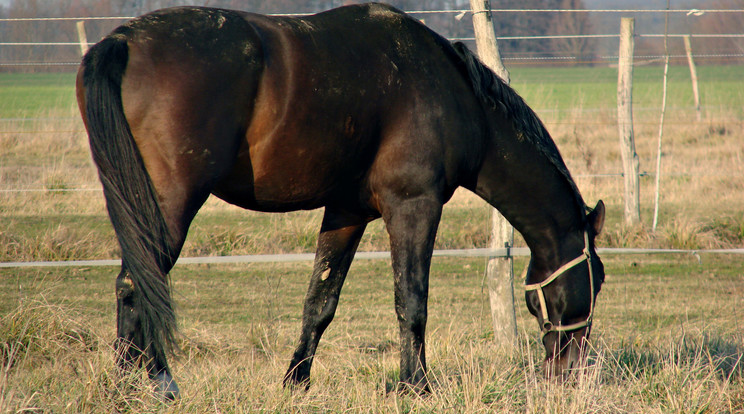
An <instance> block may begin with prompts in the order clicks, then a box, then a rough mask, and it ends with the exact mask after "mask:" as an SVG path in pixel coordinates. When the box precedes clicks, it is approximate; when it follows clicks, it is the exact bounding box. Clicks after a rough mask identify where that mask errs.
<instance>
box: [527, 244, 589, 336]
mask: <svg viewBox="0 0 744 414" xmlns="http://www.w3.org/2000/svg"><path fill="white" fill-rule="evenodd" d="M584 261H586V262H587V264H588V266H589V286H590V288H589V289H590V292H589V295H591V297H590V298H589V316H588V317H587V318H586V319H585V320H584V321H582V322H577V323H572V324H570V325H558V326H554V325H553V323H552V322H551V321H550V318H549V316H548V306H547V304H546V302H545V293H544V292H543V288H544V287H545V286H548V285H549V284H551V283H552V282H554V281H555V280H556V279H558V278H559V277H561V275H563V274H564V273H566V272H567V271H568V270H570V269H571V268H573V267H574V266H576V265H578V264H580V263H582V262H584ZM524 289H525V290H526V291H528V292H529V291H533V290H535V291H537V298H538V300H539V301H540V311H541V313H542V317H543V326H542V330H543V332H544V333H545V334H547V333H549V332H552V331H557V332H566V331H575V330H577V329H580V328H583V327H585V326H591V324H592V318H593V317H594V272H593V270H592V259H591V253H590V252H589V234H588V233H587V232H584V251H583V254H582V255H581V256H579V257H577V258H575V259H573V260H571V261H570V262H568V263H566V264H564V265H563V266H561V267H559V268H558V269H557V270H556V271H555V272H553V273H552V274H551V275H550V276H549V277H548V278H546V279H545V280H543V281H542V282H539V283H531V284H528V285H525V286H524Z"/></svg>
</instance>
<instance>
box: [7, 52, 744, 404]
mask: <svg viewBox="0 0 744 414" xmlns="http://www.w3.org/2000/svg"><path fill="white" fill-rule="evenodd" d="M685 71H686V69H685V68H684V67H673V68H672V70H671V78H670V103H669V105H670V108H671V109H670V113H668V114H667V123H666V126H665V136H664V150H663V155H664V156H663V158H662V172H663V176H662V204H661V211H660V220H659V222H660V226H659V229H658V230H657V231H656V232H652V231H650V229H649V224H650V222H651V211H652V208H653V206H652V194H653V192H652V188H653V177H652V176H647V177H643V178H642V179H641V185H642V188H641V195H642V200H641V202H642V218H643V221H644V225H642V226H639V227H634V228H629V227H627V226H624V225H623V224H622V213H621V211H622V191H623V189H622V185H623V184H622V180H621V178H620V177H616V176H612V177H604V176H602V177H597V176H590V175H591V174H599V173H617V172H620V171H621V170H622V168H621V163H620V161H619V152H618V148H617V146H618V138H617V132H616V125H615V123H614V119H615V109H614V101H615V86H614V85H615V82H616V76H617V75H616V72H615V70H614V69H608V68H553V69H550V70H546V69H536V68H515V69H513V70H512V78H513V85H514V86H515V88H516V89H518V90H519V91H520V93H522V94H523V96H524V97H525V99H526V100H527V102H528V103H530V105H531V106H532V107H534V108H536V109H537V111H538V113H539V114H540V116H541V117H542V118H543V120H544V121H545V123H546V125H547V127H548V129H549V130H550V131H551V133H552V135H553V137H554V138H555V140H556V142H557V144H558V146H559V148H560V149H561V152H562V154H563V156H564V158H565V160H566V162H567V164H568V166H569V168H570V170H571V171H572V173H573V174H574V176H575V178H576V180H577V183H578V185H579V188H581V190H582V194H583V195H584V198H585V199H586V200H587V202H588V203H589V204H592V205H593V204H594V203H595V202H596V200H597V199H600V198H601V199H603V200H604V201H605V202H606V203H607V206H608V218H607V222H606V225H605V231H604V232H603V234H602V235H601V237H600V238H599V240H598V244H599V245H600V246H602V247H668V248H682V249H705V248H718V247H724V248H727V247H739V248H741V247H742V246H743V245H744V213H743V209H742V208H741V206H742V205H743V204H742V203H743V199H742V191H741V178H742V176H744V163H742V162H741V160H742V157H744V152H743V151H744V149H743V147H742V146H741V142H742V140H743V139H744V136H743V135H742V134H743V133H744V132H743V131H744V121H742V119H744V114H743V113H742V108H744V96H743V95H742V92H741V91H742V88H741V81H740V80H739V74H740V72H741V68H740V67H736V66H722V67H700V68H699V69H698V71H699V75H700V78H701V90H702V93H703V106H704V119H703V121H702V122H699V123H697V122H693V121H691V120H692V119H694V113H693V112H692V111H691V97H690V92H689V89H690V88H689V83H688V80H687V77H686V76H688V75H686V72H685ZM635 76H636V86H635V92H634V96H635V99H636V101H635V108H636V111H635V127H636V145H637V151H638V154H639V156H640V160H641V170H642V171H647V172H649V173H653V172H654V171H653V170H654V165H655V156H656V148H655V147H656V134H657V133H658V113H657V112H658V110H657V109H654V108H656V107H657V106H658V101H659V100H660V96H661V90H660V89H661V83H660V79H661V68H657V67H638V68H636V71H635ZM73 82H74V76H73V75H71V74H59V75H58V74H30V75H29V74H24V75H19V74H0V191H3V192H0V261H18V260H28V261H32V260H69V259H104V258H115V257H117V256H118V247H117V245H116V241H115V237H114V234H113V230H112V229H111V227H110V225H109V223H108V219H107V217H106V213H105V207H104V205H103V200H102V197H101V195H100V191H98V188H99V184H98V183H97V177H96V173H95V170H94V168H93V167H92V164H91V162H90V160H89V153H88V149H87V142H86V137H85V134H84V133H82V126H81V123H80V121H79V120H78V115H77V113H76V111H77V108H76V105H75V102H74V94H73V88H72V85H73ZM7 189H24V190H32V191H24V192H16V191H13V192H5V191H4V190H7ZM76 189H83V190H85V191H57V190H76ZM321 214H322V212H320V211H310V212H296V213H290V214H282V215H277V214H262V213H254V212H246V211H243V210H240V209H238V208H235V207H232V206H229V205H226V204H225V203H222V202H219V201H218V200H214V199H210V200H209V201H208V202H207V204H206V205H205V207H204V208H203V209H202V211H201V212H200V213H199V215H198V216H197V218H196V220H195V222H194V224H193V226H192V228H191V231H190V234H189V238H188V240H187V244H186V246H185V247H184V252H183V255H184V256H196V255H232V254H257V253H282V252H309V251H312V250H313V249H314V245H315V240H316V233H317V230H318V228H319V226H320V219H321ZM489 214H490V211H489V209H488V208H487V207H486V206H485V204H484V203H483V202H482V201H480V200H479V199H477V198H476V197H475V196H473V195H472V194H469V193H466V192H458V193H456V194H455V197H454V198H453V200H452V201H451V202H450V204H448V205H447V206H446V207H445V211H444V213H443V220H442V223H441V225H440V230H439V234H438V238H437V242H436V247H437V248H470V247H483V246H485V244H486V241H487V239H488V223H489ZM387 248H388V241H387V236H386V232H385V228H384V225H383V224H382V223H381V222H380V221H377V222H374V223H372V224H371V225H370V226H369V227H368V230H367V232H366V234H365V236H364V238H363V240H362V242H361V245H360V250H363V251H371V250H384V249H387ZM701 259H702V263H699V262H698V260H697V258H695V257H694V256H679V255H677V256H653V257H648V256H615V257H613V256H608V257H605V258H604V261H605V264H606V267H607V274H608V277H607V282H606V283H605V285H604V287H603V290H602V293H601V296H600V299H599V303H598V308H597V314H596V317H595V320H596V324H597V326H596V328H595V334H594V339H595V342H594V349H593V351H592V352H591V355H590V361H592V363H591V364H590V365H589V366H588V367H587V368H586V375H583V376H580V377H579V378H577V379H576V380H575V381H574V382H572V383H570V384H558V383H554V382H550V381H545V380H543V379H542V378H541V376H540V374H539V364H540V360H541V358H542V352H543V351H541V347H540V346H539V343H538V340H539V337H538V332H537V329H536V327H535V323H534V319H533V318H532V317H531V316H530V315H528V314H527V311H526V308H525V306H524V305H523V301H522V300H521V297H522V292H521V288H520V287H519V285H520V283H521V281H517V288H516V297H517V298H518V299H517V302H518V307H517V312H518V322H519V326H520V334H519V350H518V352H516V353H515V354H514V355H512V356H507V355H502V354H500V353H498V352H496V351H495V349H496V348H495V347H494V346H493V343H492V328H491V325H490V316H489V313H488V299H487V297H486V295H487V293H486V292H485V291H484V287H483V269H484V263H483V260H476V259H441V258H440V259H435V261H434V267H433V270H432V273H433V276H432V292H431V299H430V305H431V308H430V312H429V315H430V323H429V332H428V340H429V342H428V345H429V348H428V351H429V355H430V368H431V376H432V379H433V383H434V384H435V385H434V391H435V392H434V393H433V394H432V395H431V396H429V397H427V398H423V399H420V398H416V397H412V396H406V395H398V394H396V393H390V392H388V390H389V389H390V388H391V387H392V384H394V383H395V381H396V378H397V375H398V373H397V370H398V368H397V365H398V354H397V341H398V338H397V324H396V321H395V316H394V312H393V305H392V304H393V297H392V278H391V277H390V276H389V275H390V268H389V264H388V263H386V262H385V261H360V262H357V263H355V264H354V265H353V267H352V271H351V274H350V276H349V279H348V281H347V283H346V285H345V287H344V294H343V298H342V302H341V306H340V309H339V312H338V314H337V317H336V319H335V321H334V323H333V324H332V325H331V327H330V328H329V331H328V333H327V334H326V336H325V337H324V340H323V341H322V342H321V345H320V353H319V356H318V359H317V361H316V364H315V366H314V368H313V384H312V388H311V390H310V392H308V393H294V394H292V393H288V392H286V391H284V390H283V389H282V388H281V386H280V382H281V378H282V375H283V374H284V370H285V369H286V365H287V364H288V361H289V357H290V355H291V352H292V348H293V346H294V341H295V340H296V335H297V334H298V332H299V324H300V315H301V313H300V312H301V303H302V298H303V297H304V291H305V289H306V286H307V282H308V275H309V272H310V264H309V263H296V264H282V265H280V264H252V265H242V266H229V265H219V266H217V265H212V266H206V265H199V266H178V267H177V268H176V269H175V270H174V272H173V275H172V276H173V281H174V288H175V292H176V295H175V298H176V302H177V304H178V312H179V318H180V319H179V323H180V326H181V332H182V336H181V338H180V341H181V347H182V349H183V353H182V355H181V356H180V358H179V359H178V360H176V361H175V362H174V368H175V375H176V379H177V380H178V381H179V383H180V385H181V387H182V391H183V394H184V398H183V399H182V400H181V401H179V402H177V403H175V404H174V405H173V406H169V407H164V406H162V405H161V404H160V403H159V402H158V401H156V400H155V399H154V398H153V396H152V395H151V394H150V393H149V384H148V382H147V381H145V380H144V375H143V373H142V372H138V373H133V374H131V375H125V376H122V375H120V373H118V372H117V371H116V369H115V368H114V364H113V351H112V349H111V343H112V342H113V335H114V328H113V326H114V323H115V322H114V317H113V315H114V311H115V306H114V302H113V294H112V293H113V279H114V277H115V274H116V270H115V269H113V268H70V269H54V270H49V269H41V268H40V269H0V412H6V411H9V412H15V411H27V412H102V411H109V412H113V411H116V412H118V411H128V412H160V411H167V412H177V413H178V412H183V413H189V412H327V411H331V412H340V411H344V412H417V413H420V412H450V411H455V412H467V413H475V412H514V411H522V412H555V413H561V412H566V413H567V412H613V413H615V412H644V413H649V412H650V413H682V412H685V413H687V412H744V403H743V401H744V380H743V379H742V362H744V361H741V359H742V353H743V348H744V337H743V336H742V333H741V332H742V327H741V322H740V319H741V316H740V314H741V309H742V300H741V298H742V297H744V291H742V285H741V275H742V274H744V262H742V260H741V259H740V258H738V257H731V256H716V255H702V256H701ZM523 267H524V261H523V259H520V260H519V261H518V262H517V264H516V265H515V269H517V271H516V273H517V274H519V273H520V270H521V269H522V268H523Z"/></svg>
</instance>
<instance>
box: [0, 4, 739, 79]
mask: <svg viewBox="0 0 744 414" xmlns="http://www.w3.org/2000/svg"><path fill="white" fill-rule="evenodd" d="M361 2H362V1H361V0H270V1H268V0H9V2H8V4H7V5H5V6H0V18H29V17H99V16H138V15H141V14H144V13H147V12H149V11H152V10H156V9H159V8H164V7H173V6H181V5H185V4H190V5H199V6H209V7H222V8H230V9H238V10H245V11H250V12H255V13H264V14H267V13H316V12H319V11H323V10H328V9H331V8H334V7H339V6H343V5H348V4H354V3H361ZM387 2H388V3H390V4H391V5H393V6H395V7H397V8H399V9H401V10H407V11H412V10H467V9H469V8H470V3H469V1H468V0H388V1H387ZM738 2H740V0H716V1H714V2H713V4H712V5H713V6H718V7H719V8H723V9H725V8H733V7H735V6H736V4H737V3H738ZM491 7H492V8H499V9H574V10H579V9H584V8H585V5H584V2H583V0H491ZM711 8H713V7H711ZM414 17H416V18H419V19H421V20H423V21H424V23H426V24H427V25H428V26H429V27H431V28H432V29H433V30H435V31H436V32H438V33H439V34H441V35H443V36H445V37H448V38H471V37H472V36H473V27H472V21H471V19H472V15H470V14H465V15H463V16H457V15H456V14H454V13H445V14H420V15H415V16H414ZM743 17H744V16H742V13H738V14H735V13H732V14H731V15H727V14H720V13H717V14H715V15H712V16H702V17H699V18H695V19H692V20H690V19H689V18H688V19H687V20H686V21H685V20H683V21H681V22H676V23H675V24H677V27H680V26H681V28H682V29H684V30H688V31H689V30H694V31H698V32H704V33H722V32H726V31H727V30H729V31H733V32H736V31H738V32H741V28H742V27H744V20H742V18H743ZM602 18H606V16H598V15H596V14H593V13H544V12H541V13H494V14H493V22H494V27H495V29H496V33H497V35H498V36H510V37H516V36H548V35H574V34H578V35H586V34H595V33H598V32H600V33H610V34H611V33H617V29H616V28H615V27H612V28H610V27H608V24H607V23H606V21H605V20H601V19H602ZM612 18H613V19H616V20H617V21H618V22H619V20H620V19H619V16H617V15H612ZM691 22H692V24H690V23H691ZM121 23H123V20H121V21H119V20H92V21H87V22H86V33H87V37H88V40H89V41H96V40H97V39H100V38H101V37H103V36H104V35H105V34H107V33H108V32H109V31H111V30H112V29H113V28H114V27H116V26H117V25H119V24H121ZM615 26H617V25H615ZM662 29H663V28H662ZM613 30H614V32H613ZM77 40H78V39H77V32H76V29H75V22H74V21H28V22H18V21H13V22H11V21H3V22H0V42H4V43H9V42H14V43H29V42H71V43H72V42H76V41H77ZM696 42H698V43H699V44H701V45H703V44H704V45H705V46H706V47H707V46H710V47H714V48H715V50H716V51H717V53H722V52H721V49H722V48H728V49H733V50H737V48H738V50H740V51H744V47H742V42H741V40H740V39H728V40H721V39H711V40H699V41H696ZM646 43H647V44H644V42H639V44H637V47H636V51H637V53H639V54H643V53H646V54H650V53H655V54H658V53H659V50H658V45H659V44H660V42H646ZM471 46H472V44H471ZM499 47H500V48H501V51H502V55H503V56H505V57H507V58H509V57H512V58H536V57H544V58H550V57H570V58H569V59H567V60H566V59H563V60H560V62H561V63H562V64H566V63H569V64H593V63H595V62H597V58H596V56H597V55H603V54H616V52H617V50H616V48H617V41H616V40H615V39H611V40H609V41H607V40H605V41H601V40H596V39H586V38H581V39H576V38H564V39H545V40H502V41H500V42H499ZM79 59H80V50H79V48H76V47H72V46H0V71H49V70H68V71H69V70H73V69H72V68H74V65H67V66H65V65H61V66H42V65H35V63H41V62H47V63H49V62H51V63H73V62H78V61H79Z"/></svg>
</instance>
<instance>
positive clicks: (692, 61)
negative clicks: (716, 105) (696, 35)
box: [683, 35, 703, 122]
mask: <svg viewBox="0 0 744 414" xmlns="http://www.w3.org/2000/svg"><path fill="white" fill-rule="evenodd" d="M683 39H684V41H685V53H687V64H688V65H689V66H690V78H692V96H693V98H694V99H695V115H696V118H697V121H698V122H700V121H701V120H702V119H703V115H702V114H701V113H700V89H698V77H697V68H696V67H695V59H693V58H692V43H691V42H690V35H685V37H683Z"/></svg>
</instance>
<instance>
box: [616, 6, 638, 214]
mask: <svg viewBox="0 0 744 414" xmlns="http://www.w3.org/2000/svg"><path fill="white" fill-rule="evenodd" d="M634 30H635V19H634V18H632V17H623V18H621V20H620V50H619V60H618V71H617V126H618V132H619V133H620V154H621V156H622V159H623V175H624V177H625V207H624V210H623V212H624V218H625V224H627V225H631V226H635V225H638V224H640V223H641V203H640V183H639V177H638V172H639V160H638V154H637V153H636V149H635V138H634V137H633V50H634V47H635V44H634V40H633V35H634Z"/></svg>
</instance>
